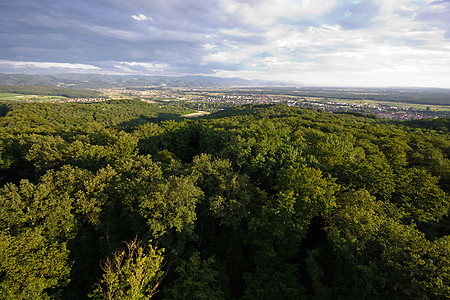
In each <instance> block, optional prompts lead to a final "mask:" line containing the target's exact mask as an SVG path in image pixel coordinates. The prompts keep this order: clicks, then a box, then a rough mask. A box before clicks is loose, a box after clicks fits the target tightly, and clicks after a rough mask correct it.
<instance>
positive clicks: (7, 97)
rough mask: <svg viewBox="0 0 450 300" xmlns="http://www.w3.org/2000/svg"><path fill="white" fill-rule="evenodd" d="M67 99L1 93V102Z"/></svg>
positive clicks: (62, 98)
mask: <svg viewBox="0 0 450 300" xmlns="http://www.w3.org/2000/svg"><path fill="white" fill-rule="evenodd" d="M64 99H67V98H66V97H62V96H43V95H22V94H13V93H0V101H33V102H52V101H60V100H64Z"/></svg>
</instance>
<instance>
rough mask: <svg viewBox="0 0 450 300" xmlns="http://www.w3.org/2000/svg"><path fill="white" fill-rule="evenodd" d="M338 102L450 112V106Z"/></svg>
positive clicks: (384, 102) (367, 101)
mask: <svg viewBox="0 0 450 300" xmlns="http://www.w3.org/2000/svg"><path fill="white" fill-rule="evenodd" d="M335 101H336V102H344V103H352V104H365V105H378V106H382V105H383V106H391V107H392V106H395V107H403V108H415V109H420V110H426V109H427V107H429V108H430V110H432V111H450V106H445V105H429V104H414V103H400V102H390V101H378V100H349V99H336V100H335Z"/></svg>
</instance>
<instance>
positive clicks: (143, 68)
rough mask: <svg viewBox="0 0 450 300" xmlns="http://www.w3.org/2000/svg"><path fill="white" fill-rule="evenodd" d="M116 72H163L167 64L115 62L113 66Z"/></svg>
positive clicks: (148, 73)
mask: <svg viewBox="0 0 450 300" xmlns="http://www.w3.org/2000/svg"><path fill="white" fill-rule="evenodd" d="M113 67H114V68H115V69H116V70H118V71H116V73H118V74H143V75H151V74H164V73H165V72H166V71H167V70H168V68H169V65H167V64H163V63H148V62H116V63H114V66H113Z"/></svg>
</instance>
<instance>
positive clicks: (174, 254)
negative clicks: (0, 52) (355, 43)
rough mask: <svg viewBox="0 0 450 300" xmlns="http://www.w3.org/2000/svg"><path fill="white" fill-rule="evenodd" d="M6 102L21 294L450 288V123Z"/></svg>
mask: <svg viewBox="0 0 450 300" xmlns="http://www.w3.org/2000/svg"><path fill="white" fill-rule="evenodd" d="M146 105H148V106H146ZM0 108H1V112H2V113H1V114H0V115H1V117H0V155H1V156H0V181H1V186H0V294H1V295H2V297H3V298H5V299H30V298H34V299H43V298H50V299H86V298H89V297H92V298H96V299H121V298H123V299H125V298H126V299H143V298H150V297H154V298H156V299H448V298H450V236H449V234H450V221H449V217H448V213H449V204H450V199H449V194H448V193H449V192H450V161H449V156H450V137H449V133H448V128H449V126H450V123H449V120H448V119H440V120H430V121H427V122H426V123H423V124H421V123H417V122H416V123H406V122H398V123H393V122H392V121H388V120H383V119H379V118H376V117H369V116H362V115H361V116H358V115H351V114H331V113H326V112H321V111H315V110H306V109H300V108H293V107H288V106H283V105H258V106H256V105H254V106H252V105H250V106H240V107H235V108H232V109H229V110H224V111H221V112H218V113H215V114H211V115H210V116H208V117H205V118H203V119H197V120H183V121H180V120H178V119H177V120H178V121H174V120H167V119H170V118H174V117H176V116H178V115H180V114H182V113H183V112H182V109H181V108H179V107H171V108H170V111H167V109H169V108H164V107H160V106H158V105H150V104H146V103H143V102H138V101H135V102H133V101H129V102H123V103H119V102H108V103H100V104H89V105H82V104H79V105H75V104H73V105H72V104H70V105H69V104H40V103H32V104H20V105H19V104H4V105H3V106H0ZM63 111H65V112H67V116H63V117H60V116H59V112H63ZM138 111H145V113H143V115H144V116H145V117H140V115H136V113H137V112H138ZM56 112H58V113H56ZM77 114H79V116H80V119H79V121H78V122H77V119H76V117H75V116H76V115H77ZM26 116H29V117H28V118H27V117H26ZM94 116H95V117H94ZM163 117H166V119H164V118H163ZM108 120H113V121H108ZM436 122H438V123H436ZM422 125H424V126H422Z"/></svg>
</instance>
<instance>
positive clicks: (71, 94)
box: [0, 85, 100, 98]
mask: <svg viewBox="0 0 450 300" xmlns="http://www.w3.org/2000/svg"><path fill="white" fill-rule="evenodd" d="M0 93H14V94H24V95H43V96H63V97H67V98H97V97H100V93H99V92H97V91H93V90H81V89H74V88H67V87H56V86H45V85H2V86H0Z"/></svg>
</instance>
